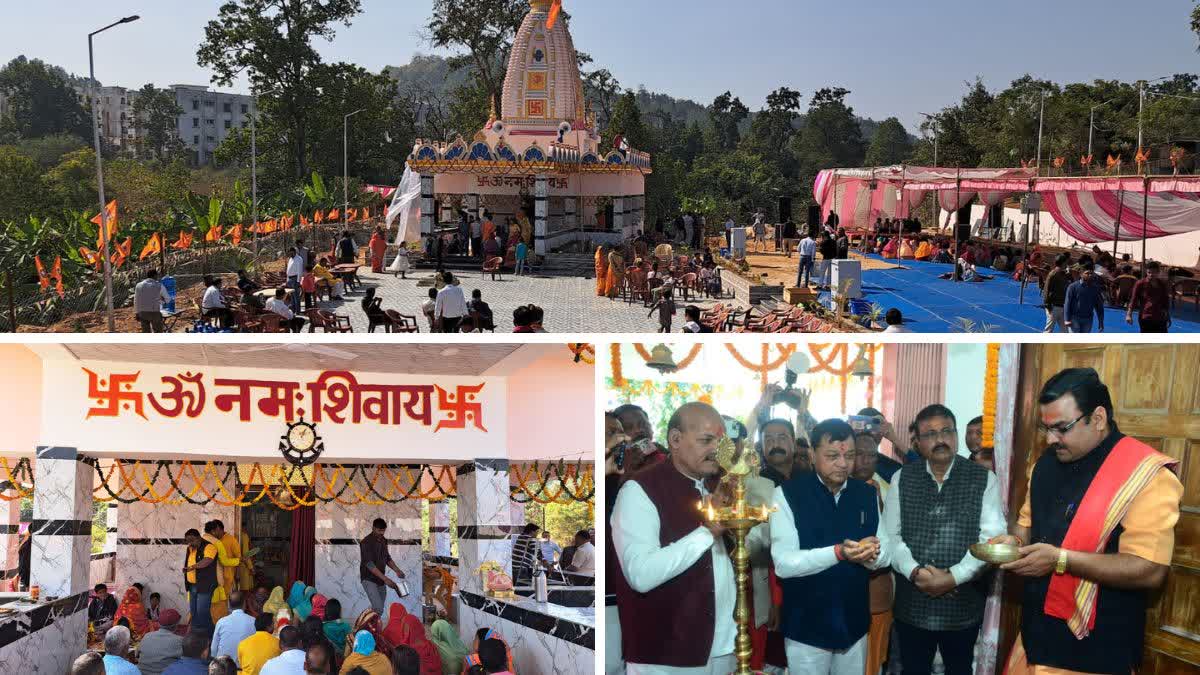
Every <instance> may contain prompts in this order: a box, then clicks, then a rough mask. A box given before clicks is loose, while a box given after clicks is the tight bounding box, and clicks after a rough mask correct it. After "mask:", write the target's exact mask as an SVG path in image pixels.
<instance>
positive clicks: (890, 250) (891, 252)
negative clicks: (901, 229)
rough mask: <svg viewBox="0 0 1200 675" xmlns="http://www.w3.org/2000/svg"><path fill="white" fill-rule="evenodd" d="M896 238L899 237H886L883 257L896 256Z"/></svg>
mask: <svg viewBox="0 0 1200 675" xmlns="http://www.w3.org/2000/svg"><path fill="white" fill-rule="evenodd" d="M898 239H899V238H898V237H892V238H891V239H888V243H886V244H884V245H883V253H882V255H883V257H885V258H895V257H896V246H897V243H896V242H897V241H898Z"/></svg>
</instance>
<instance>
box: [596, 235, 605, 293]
mask: <svg viewBox="0 0 1200 675" xmlns="http://www.w3.org/2000/svg"><path fill="white" fill-rule="evenodd" d="M606 288H608V247H607V246H605V245H603V244H601V245H600V246H597V247H596V295H597V297H604V291H605V289H606Z"/></svg>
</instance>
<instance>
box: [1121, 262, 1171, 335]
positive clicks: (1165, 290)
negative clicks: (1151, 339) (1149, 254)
mask: <svg viewBox="0 0 1200 675" xmlns="http://www.w3.org/2000/svg"><path fill="white" fill-rule="evenodd" d="M1135 311H1136V312H1137V313H1138V327H1139V328H1140V329H1141V331H1142V332H1143V333H1166V332H1167V330H1168V329H1169V328H1170V327H1171V285H1170V284H1169V283H1167V281H1166V279H1163V278H1162V266H1161V265H1159V264H1158V262H1157V261H1155V260H1151V261H1150V262H1148V263H1146V277H1145V278H1144V279H1141V280H1139V281H1138V282H1137V283H1136V284H1134V285H1133V296H1132V298H1131V299H1130V300H1129V307H1128V308H1127V309H1126V310H1125V323H1128V324H1130V325H1133V313H1134V312H1135Z"/></svg>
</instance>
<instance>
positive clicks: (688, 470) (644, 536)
mask: <svg viewBox="0 0 1200 675" xmlns="http://www.w3.org/2000/svg"><path fill="white" fill-rule="evenodd" d="M724 436H725V424H724V421H723V420H722V419H721V415H720V414H719V413H718V412H717V411H716V410H715V409H714V408H713V407H712V406H709V405H705V404H703V403H688V404H686V405H684V406H682V407H681V408H679V409H678V410H676V411H675V414H673V415H672V416H671V419H670V421H669V422H668V423H667V447H668V448H669V449H670V458H669V460H668V461H664V462H659V463H657V464H653V465H650V466H647V467H646V468H644V469H642V470H641V471H640V472H638V473H637V474H635V475H633V476H631V477H629V478H628V479H627V480H626V481H625V484H624V485H623V486H622V487H621V490H620V492H619V493H618V494H617V503H616V505H615V506H614V507H613V514H612V519H611V525H612V527H611V532H612V536H613V544H614V547H615V548H616V554H617V559H618V560H619V561H620V564H621V571H622V572H623V573H624V574H623V575H617V577H618V578H616V579H610V581H612V582H613V583H614V584H615V585H616V588H617V610H618V612H619V614H620V618H621V639H622V649H623V653H624V656H625V661H626V672H627V673H630V674H631V675H640V674H643V673H655V674H661V675H684V674H686V675H693V674H694V675H701V674H704V675H707V674H709V673H711V674H713V675H717V674H719V675H726V674H727V673H729V672H730V671H732V670H733V669H734V665H735V664H734V658H733V643H734V637H735V635H736V628H735V625H734V622H733V609H734V604H735V600H736V597H737V591H736V589H735V585H734V576H733V564H732V563H731V562H730V559H729V553H728V551H726V549H725V541H724V538H723V537H722V535H723V534H724V529H723V528H721V527H720V526H718V525H713V524H709V523H705V522H704V520H703V518H702V517H701V516H702V514H701V513H700V511H699V509H697V503H698V502H699V501H700V499H701V498H703V497H706V496H709V495H710V494H712V492H711V491H712V490H713V489H715V486H716V479H717V477H718V475H719V473H720V466H719V465H718V464H717V458H716V456H717V445H718V443H719V442H720V441H721V439H722V438H724ZM713 497H714V502H715V503H717V504H720V503H724V501H725V499H724V497H723V496H718V495H713Z"/></svg>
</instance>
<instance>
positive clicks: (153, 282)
mask: <svg viewBox="0 0 1200 675" xmlns="http://www.w3.org/2000/svg"><path fill="white" fill-rule="evenodd" d="M170 301H171V298H170V296H168V295H167V289H166V288H163V285H162V284H161V283H159V281H158V270H156V269H149V270H146V278H145V279H142V280H141V281H139V282H138V284H137V286H134V287H133V311H134V312H136V313H137V319H138V323H140V324H141V325H142V332H143V333H165V332H166V330H167V327H166V324H164V323H163V315H162V306H163V303H164V302H170Z"/></svg>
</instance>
